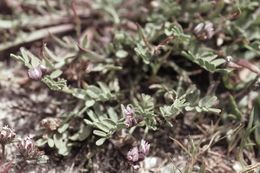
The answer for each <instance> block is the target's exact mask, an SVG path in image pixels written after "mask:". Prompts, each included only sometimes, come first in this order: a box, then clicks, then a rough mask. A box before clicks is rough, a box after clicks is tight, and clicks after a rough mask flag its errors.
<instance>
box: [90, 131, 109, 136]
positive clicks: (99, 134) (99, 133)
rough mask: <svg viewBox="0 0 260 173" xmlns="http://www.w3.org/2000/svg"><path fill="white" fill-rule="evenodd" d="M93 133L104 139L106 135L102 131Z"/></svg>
mask: <svg viewBox="0 0 260 173" xmlns="http://www.w3.org/2000/svg"><path fill="white" fill-rule="evenodd" d="M93 133H94V134H95V135H97V136H101V137H106V136H107V134H106V133H105V132H103V131H100V130H94V131H93Z"/></svg>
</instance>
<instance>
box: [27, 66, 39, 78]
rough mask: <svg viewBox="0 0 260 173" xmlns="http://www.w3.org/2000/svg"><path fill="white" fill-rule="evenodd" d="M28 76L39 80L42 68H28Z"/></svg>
mask: <svg viewBox="0 0 260 173" xmlns="http://www.w3.org/2000/svg"><path fill="white" fill-rule="evenodd" d="M28 76H29V78H30V79H33V80H40V79H41V78H42V69H41V68H40V67H36V68H31V69H29V70H28Z"/></svg>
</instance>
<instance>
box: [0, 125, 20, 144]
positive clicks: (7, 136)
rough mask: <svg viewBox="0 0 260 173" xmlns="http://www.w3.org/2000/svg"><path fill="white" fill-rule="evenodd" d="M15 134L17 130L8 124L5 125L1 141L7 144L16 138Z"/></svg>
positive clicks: (0, 134) (0, 136) (0, 137)
mask: <svg viewBox="0 0 260 173" xmlns="http://www.w3.org/2000/svg"><path fill="white" fill-rule="evenodd" d="M15 135H16V134H15V132H14V131H13V130H12V129H10V128H9V127H8V126H5V127H3V128H2V129H1V131H0V143H1V144H6V143H10V142H12V140H13V139H14V138H15Z"/></svg>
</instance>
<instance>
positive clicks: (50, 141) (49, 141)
mask: <svg viewBox="0 0 260 173" xmlns="http://www.w3.org/2000/svg"><path fill="white" fill-rule="evenodd" d="M48 145H49V147H51V148H53V147H54V140H53V139H52V138H48Z"/></svg>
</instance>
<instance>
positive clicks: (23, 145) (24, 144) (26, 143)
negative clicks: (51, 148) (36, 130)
mask: <svg viewBox="0 0 260 173" xmlns="http://www.w3.org/2000/svg"><path fill="white" fill-rule="evenodd" d="M17 148H18V150H19V152H20V154H21V155H22V156H23V157H24V158H27V159H36V158H37V157H39V156H41V155H42V152H41V151H39V149H38V148H37V146H36V145H35V143H34V141H33V140H32V139H31V138H30V137H29V136H28V137H26V138H25V139H23V140H21V141H20V142H19V143H18V145H17Z"/></svg>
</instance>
